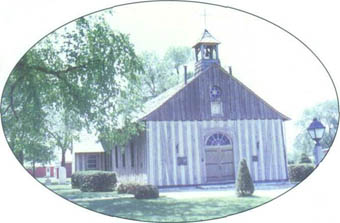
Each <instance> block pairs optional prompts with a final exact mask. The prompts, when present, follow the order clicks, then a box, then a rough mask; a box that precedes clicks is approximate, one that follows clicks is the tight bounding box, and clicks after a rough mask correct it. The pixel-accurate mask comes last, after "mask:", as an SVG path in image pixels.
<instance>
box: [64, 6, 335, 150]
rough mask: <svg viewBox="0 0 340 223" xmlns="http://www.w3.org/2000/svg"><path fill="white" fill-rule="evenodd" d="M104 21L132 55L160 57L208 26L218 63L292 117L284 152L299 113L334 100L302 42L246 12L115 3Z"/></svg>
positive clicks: (326, 80)
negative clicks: (128, 44) (125, 37)
mask: <svg viewBox="0 0 340 223" xmlns="http://www.w3.org/2000/svg"><path fill="white" fill-rule="evenodd" d="M99 13H101V12H99ZM203 14H206V16H203ZM105 19H106V21H107V22H108V23H109V24H110V25H111V27H112V29H114V30H116V31H119V32H122V33H126V34H129V36H130V41H131V42H132V43H133V44H134V46H135V50H136V52H137V53H141V52H143V51H151V52H155V53H156V54H158V55H160V56H162V55H164V53H165V52H166V50H167V49H168V48H169V47H170V46H187V47H192V46H193V45H194V44H195V43H196V42H197V41H198V40H199V39H200V37H201V36H202V33H203V31H204V29H205V28H206V29H208V30H209V32H210V33H211V34H212V35H213V36H214V37H215V38H216V39H217V40H218V41H220V42H221V44H220V45H219V57H220V61H221V65H222V66H223V67H224V68H226V69H228V67H229V66H231V68H232V71H233V75H234V76H235V77H236V78H237V79H239V80H240V81H241V82H243V83H244V84H245V85H246V86H248V87H249V88H250V89H252V90H253V91H254V92H255V93H256V94H258V95H259V96H260V97H261V98H263V99H264V100H265V101H266V102H268V103H269V104H270V105H272V106H273V107H274V108H276V109H277V110H278V111H279V112H281V113H283V114H284V115H286V116H288V117H290V118H291V120H290V121H287V122H286V123H285V126H286V137H287V149H288V151H290V150H292V148H293V142H294V138H295V136H296V135H297V134H298V132H299V130H298V129H297V128H296V127H295V122H296V121H297V120H298V119H299V118H300V117H301V116H302V112H303V111H304V110H305V109H306V108H310V107H313V106H315V105H316V104H319V103H321V102H323V101H326V100H334V99H336V94H335V90H334V87H333V85H332V82H331V79H330V78H329V76H328V74H327V72H326V71H325V69H324V68H323V67H322V65H321V63H320V62H319V61H318V60H317V58H316V57H315V56H314V55H313V54H312V53H311V52H310V51H309V50H308V49H307V48H306V47H305V46H304V45H303V44H301V43H300V42H299V41H298V40H297V39H295V38H294V37H293V36H291V35H289V34H288V33H287V32H285V31H283V30H282V29H280V28H278V27H276V26H274V25H272V24H270V23H269V22H266V21H264V20H262V19H260V18H258V17H255V16H252V15H249V14H247V13H244V12H241V11H238V10H235V9H231V8H223V7H217V6H212V5H207V4H197V3H189V2H153V3H143V4H132V5H126V6H120V7H115V8H113V10H112V14H106V16H105ZM70 26H72V23H70ZM182 69H183V68H182ZM190 69H191V70H193V64H189V70H190ZM182 72H183V71H182ZM317 89H322V90H321V91H320V90H319V91H318V90H317ZM311 121H312V120H311ZM307 127H308V126H306V128H307Z"/></svg>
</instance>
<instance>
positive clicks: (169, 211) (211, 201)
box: [48, 185, 272, 222]
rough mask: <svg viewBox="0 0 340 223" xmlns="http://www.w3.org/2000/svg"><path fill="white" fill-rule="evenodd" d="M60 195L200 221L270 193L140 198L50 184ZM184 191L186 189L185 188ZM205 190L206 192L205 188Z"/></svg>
mask: <svg viewBox="0 0 340 223" xmlns="http://www.w3.org/2000/svg"><path fill="white" fill-rule="evenodd" d="M48 187H49V188H50V189H52V190H54V191H55V192H56V193H58V194H60V195H61V196H63V197H65V198H67V199H69V200H71V201H73V202H75V203H77V204H79V205H81V206H84V207H86V208H89V209H91V210H94V211H97V212H100V213H104V214H107V215H111V216H116V217H122V218H128V219H135V220H144V221H157V222H181V221H199V220H208V219H213V218H219V217H224V216H228V215H231V214H234V213H238V212H241V211H244V210H247V209H250V208H252V207H256V206H258V205H260V204H262V203H264V202H267V201H268V200H270V199H272V198H270V197H257V196H253V197H243V198H238V197H236V196H234V195H229V196H221V197H216V196H215V197H204V198H200V197H193V198H181V199H175V198H171V197H170V196H165V195H162V193H160V198H159V199H147V200H137V199H135V198H134V197H133V196H132V195H121V194H117V192H97V193H93V192H81V191H80V190H77V189H72V188H71V186H70V185H50V186H48ZM183 193H185V192H183ZM203 193H204V192H203Z"/></svg>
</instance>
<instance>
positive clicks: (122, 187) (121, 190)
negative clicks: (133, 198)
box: [117, 183, 141, 194]
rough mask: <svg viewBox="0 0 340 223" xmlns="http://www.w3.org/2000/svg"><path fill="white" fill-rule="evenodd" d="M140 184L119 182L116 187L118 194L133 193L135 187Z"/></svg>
mask: <svg viewBox="0 0 340 223" xmlns="http://www.w3.org/2000/svg"><path fill="white" fill-rule="evenodd" d="M139 186H141V185H140V184H137V183H126V184H119V185H118V187H117V192H118V194H135V193H136V190H137V187H139Z"/></svg>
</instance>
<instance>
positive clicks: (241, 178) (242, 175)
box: [236, 159, 254, 197]
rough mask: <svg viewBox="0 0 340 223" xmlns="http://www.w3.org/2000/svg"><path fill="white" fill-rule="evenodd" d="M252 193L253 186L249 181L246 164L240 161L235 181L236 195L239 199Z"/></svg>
mask: <svg viewBox="0 0 340 223" xmlns="http://www.w3.org/2000/svg"><path fill="white" fill-rule="evenodd" d="M253 193H254V184H253V180H252V179H251V176H250V173H249V169H248V166H247V162H246V160H245V159H242V160H241V161H240V165H239V168H238V174H237V180H236V194H237V196H239V197H243V196H250V195H252V194H253Z"/></svg>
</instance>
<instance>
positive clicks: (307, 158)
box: [299, 153, 312, 163]
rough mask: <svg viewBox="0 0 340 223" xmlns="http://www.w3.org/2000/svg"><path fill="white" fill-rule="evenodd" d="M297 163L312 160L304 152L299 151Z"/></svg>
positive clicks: (310, 161)
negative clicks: (299, 155)
mask: <svg viewBox="0 0 340 223" xmlns="http://www.w3.org/2000/svg"><path fill="white" fill-rule="evenodd" d="M299 163H312V160H311V159H310V158H309V156H308V155H307V154H306V153H301V157H300V161H299Z"/></svg>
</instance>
